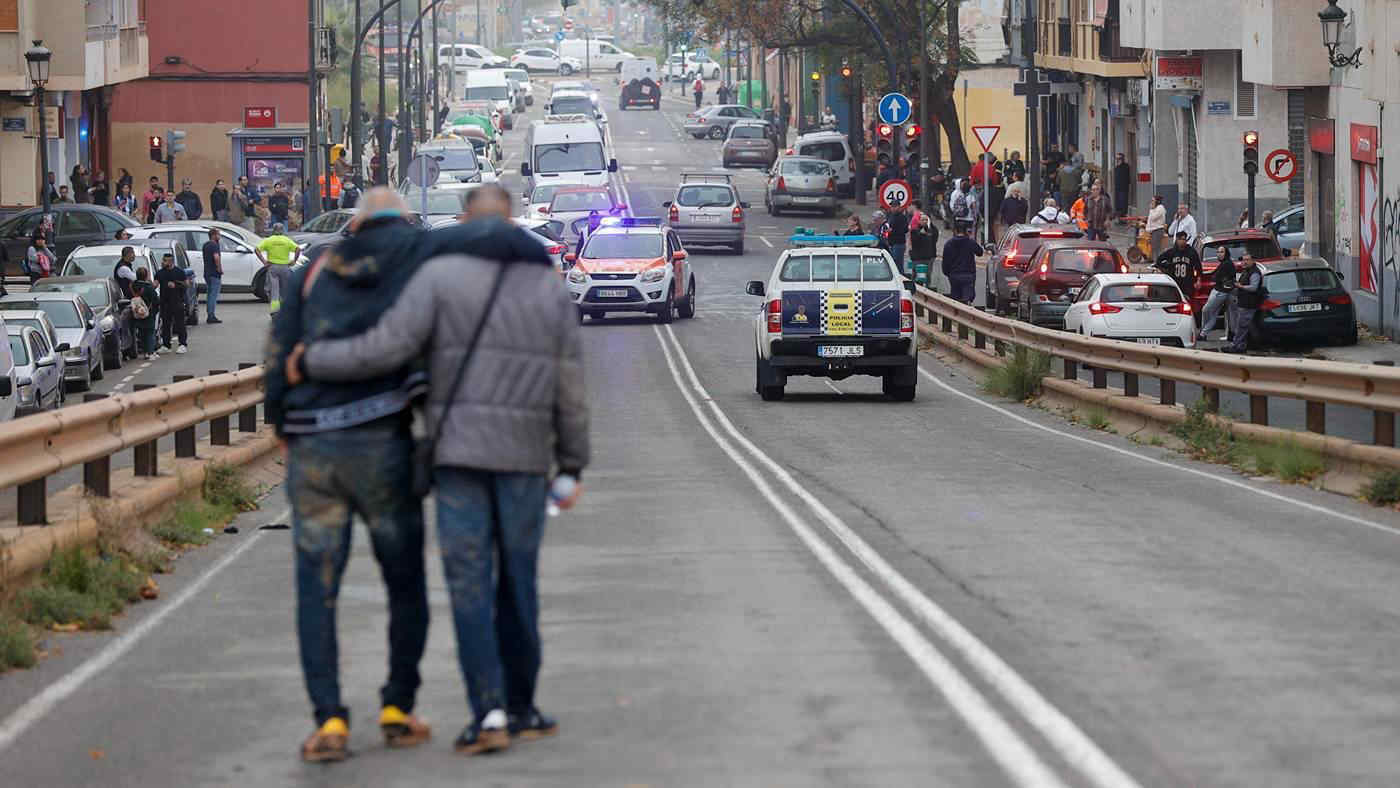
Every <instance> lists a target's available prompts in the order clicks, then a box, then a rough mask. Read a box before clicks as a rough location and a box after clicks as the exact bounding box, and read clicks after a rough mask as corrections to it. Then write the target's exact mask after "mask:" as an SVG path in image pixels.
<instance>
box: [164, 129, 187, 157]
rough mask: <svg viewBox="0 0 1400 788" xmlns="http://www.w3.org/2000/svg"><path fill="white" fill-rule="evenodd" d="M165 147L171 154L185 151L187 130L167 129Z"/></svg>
mask: <svg viewBox="0 0 1400 788" xmlns="http://www.w3.org/2000/svg"><path fill="white" fill-rule="evenodd" d="M165 149H166V150H167V151H169V152H170V155H171V156H174V155H175V154H177V153H184V152H185V132H183V131H181V130H180V129H166V130H165Z"/></svg>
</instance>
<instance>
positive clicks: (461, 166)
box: [418, 145, 478, 172]
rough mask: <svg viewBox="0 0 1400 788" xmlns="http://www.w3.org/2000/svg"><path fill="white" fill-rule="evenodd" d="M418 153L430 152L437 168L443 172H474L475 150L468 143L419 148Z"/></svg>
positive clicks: (475, 166)
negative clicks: (450, 146) (449, 146)
mask: <svg viewBox="0 0 1400 788" xmlns="http://www.w3.org/2000/svg"><path fill="white" fill-rule="evenodd" d="M418 152H419V153H427V154H430V155H431V156H432V157H433V158H434V159H437V163H438V168H439V169H440V170H441V171H443V172H476V171H477V169H478V167H477V164H476V151H475V150H474V149H473V148H472V147H471V146H470V145H462V146H458V147H452V148H427V147H424V148H419V149H418Z"/></svg>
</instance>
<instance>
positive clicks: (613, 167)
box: [608, 159, 617, 172]
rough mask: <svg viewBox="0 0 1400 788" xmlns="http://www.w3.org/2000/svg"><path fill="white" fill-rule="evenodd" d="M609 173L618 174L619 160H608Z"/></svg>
mask: <svg viewBox="0 0 1400 788" xmlns="http://www.w3.org/2000/svg"><path fill="white" fill-rule="evenodd" d="M608 172H617V159H608Z"/></svg>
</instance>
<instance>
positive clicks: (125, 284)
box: [112, 246, 136, 358]
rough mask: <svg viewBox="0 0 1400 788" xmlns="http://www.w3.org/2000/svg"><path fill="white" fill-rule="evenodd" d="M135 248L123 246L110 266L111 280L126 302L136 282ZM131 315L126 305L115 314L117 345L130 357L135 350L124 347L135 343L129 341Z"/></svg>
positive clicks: (130, 296) (129, 308) (130, 335)
mask: <svg viewBox="0 0 1400 788" xmlns="http://www.w3.org/2000/svg"><path fill="white" fill-rule="evenodd" d="M135 264H136V249H134V248H133V247H130V246H123V247H122V251H121V257H118V258H117V263H116V265H114V266H112V281H113V282H114V283H115V284H116V285H117V291H118V292H120V293H121V294H122V298H124V299H126V300H127V301H128V302H129V301H130V300H131V298H132V296H133V292H132V285H133V284H135V283H136V269H135V268H134V267H133V266H135ZM131 324H132V316H131V307H130V306H129V305H128V306H127V307H126V308H125V309H122V310H121V312H120V313H119V314H118V315H117V347H118V348H119V349H120V352H121V354H122V355H123V356H125V357H127V358H130V357H133V356H135V355H136V351H135V350H133V352H131V353H129V354H128V353H127V352H126V347H127V346H128V345H129V344H130V345H131V346H132V347H133V348H134V347H136V346H135V343H133V342H131V337H132V325H131Z"/></svg>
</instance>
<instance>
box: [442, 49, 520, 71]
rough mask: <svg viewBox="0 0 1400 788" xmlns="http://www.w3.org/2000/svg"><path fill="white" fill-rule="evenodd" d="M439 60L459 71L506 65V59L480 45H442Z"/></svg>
mask: <svg viewBox="0 0 1400 788" xmlns="http://www.w3.org/2000/svg"><path fill="white" fill-rule="evenodd" d="M438 59H439V60H440V61H441V62H443V63H450V64H452V66H453V67H454V68H455V69H456V70H457V71H465V70H467V69H470V68H497V67H500V66H504V65H505V64H506V62H507V61H506V59H505V58H503V57H501V56H500V55H498V54H496V53H495V52H492V51H491V50H489V49H487V48H486V47H484V46H480V45H478V44H442V45H441V46H439V47H438Z"/></svg>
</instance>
